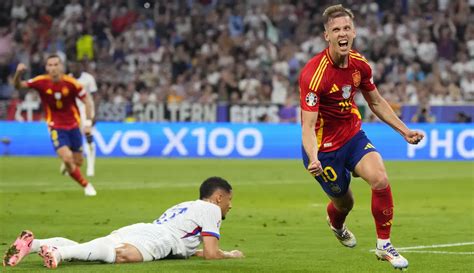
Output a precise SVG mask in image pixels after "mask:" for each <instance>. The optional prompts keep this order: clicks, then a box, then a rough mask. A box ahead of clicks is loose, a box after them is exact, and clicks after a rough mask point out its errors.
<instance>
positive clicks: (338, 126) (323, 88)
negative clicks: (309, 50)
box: [299, 48, 375, 152]
mask: <svg viewBox="0 0 474 273" xmlns="http://www.w3.org/2000/svg"><path fill="white" fill-rule="evenodd" d="M299 87H300V105H301V110H304V111H309V112H319V114H318V121H317V122H316V137H317V140H318V147H319V151H322V152H330V151H334V150H337V149H339V148H340V147H341V146H343V145H344V144H345V143H346V142H347V141H349V139H351V137H353V136H354V135H355V134H357V132H359V131H360V127H361V116H360V113H359V110H358V108H357V105H356V104H355V102H354V95H355V93H356V91H357V90H363V91H373V90H375V85H374V84H373V82H372V69H371V68H370V65H369V63H368V62H367V60H366V59H365V58H364V57H363V56H362V55H360V54H359V53H358V52H356V51H354V50H351V51H350V53H349V65H348V67H347V68H340V67H338V66H336V65H335V64H334V63H333V61H332V60H331V57H330V56H329V49H328V48H326V49H325V50H324V51H322V52H321V53H319V54H318V55H316V56H314V57H313V58H312V59H311V60H309V62H308V63H307V64H306V65H305V66H304V67H303V69H302V70H301V73H300V78H299Z"/></svg>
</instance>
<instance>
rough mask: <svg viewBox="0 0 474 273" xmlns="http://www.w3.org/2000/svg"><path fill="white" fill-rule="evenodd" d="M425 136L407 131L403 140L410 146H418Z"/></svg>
mask: <svg viewBox="0 0 474 273" xmlns="http://www.w3.org/2000/svg"><path fill="white" fill-rule="evenodd" d="M424 137H425V136H424V135H423V133H421V132H417V131H408V133H407V134H406V135H405V136H404V138H405V140H406V141H407V142H408V143H410V144H418V143H419V142H420V141H421V140H422V139H423V138H424Z"/></svg>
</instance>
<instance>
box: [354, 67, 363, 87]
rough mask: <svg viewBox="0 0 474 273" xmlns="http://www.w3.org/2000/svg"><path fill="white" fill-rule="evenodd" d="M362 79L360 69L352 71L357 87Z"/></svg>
mask: <svg viewBox="0 0 474 273" xmlns="http://www.w3.org/2000/svg"><path fill="white" fill-rule="evenodd" d="M360 79H361V76H360V71H359V70H356V71H355V72H354V73H352V81H353V82H354V86H355V87H359V85H360Z"/></svg>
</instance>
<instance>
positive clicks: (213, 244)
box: [194, 236, 244, 260]
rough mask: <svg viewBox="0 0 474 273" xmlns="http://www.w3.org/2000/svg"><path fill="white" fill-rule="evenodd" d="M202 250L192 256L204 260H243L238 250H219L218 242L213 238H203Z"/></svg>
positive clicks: (242, 255)
mask: <svg viewBox="0 0 474 273" xmlns="http://www.w3.org/2000/svg"><path fill="white" fill-rule="evenodd" d="M202 241H203V244H204V249H199V250H197V251H196V253H195V254H194V255H195V256H198V257H203V258H204V259H206V260H217V259H229V258H243V257H244V254H243V253H242V252H241V251H239V250H232V251H224V250H221V249H219V240H218V239H217V238H216V237H214V236H203V237H202Z"/></svg>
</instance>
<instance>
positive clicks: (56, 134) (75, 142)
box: [49, 128, 82, 152]
mask: <svg viewBox="0 0 474 273" xmlns="http://www.w3.org/2000/svg"><path fill="white" fill-rule="evenodd" d="M49 133H50V136H51V141H52V142H53V146H54V150H57V149H59V148H61V147H63V146H68V147H69V148H70V149H71V151H72V152H82V133H81V130H80V129H79V128H74V129H70V130H65V129H51V130H50V132H49Z"/></svg>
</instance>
